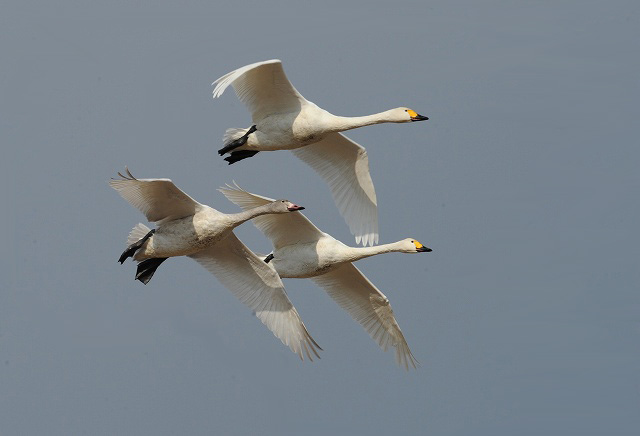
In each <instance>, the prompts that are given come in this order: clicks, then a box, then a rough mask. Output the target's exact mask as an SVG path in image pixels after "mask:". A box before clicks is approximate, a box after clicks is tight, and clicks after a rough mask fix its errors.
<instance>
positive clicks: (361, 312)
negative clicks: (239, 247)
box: [219, 185, 431, 369]
mask: <svg viewBox="0 0 640 436" xmlns="http://www.w3.org/2000/svg"><path fill="white" fill-rule="evenodd" d="M219 191H220V192H222V193H223V194H224V195H225V197H227V198H228V199H229V200H230V201H231V202H233V203H235V204H237V205H238V206H240V207H241V208H242V209H244V210H245V211H249V210H252V209H253V208H256V207H261V206H264V205H266V204H269V203H271V202H272V201H273V200H272V199H270V198H267V197H262V196H260V195H256V194H252V193H250V192H247V191H245V190H243V189H242V188H240V187H239V186H238V185H235V187H232V186H229V185H227V187H223V188H220V189H219ZM253 223H254V224H255V226H256V227H257V228H258V229H259V230H260V231H261V232H262V233H264V234H265V236H267V237H268V238H269V239H271V242H272V243H273V247H274V249H273V253H271V254H270V255H268V256H267V257H266V258H265V259H264V262H266V263H268V264H269V265H271V266H272V267H273V268H274V270H275V271H277V273H278V275H279V276H280V277H281V278H289V277H291V278H310V279H311V280H313V281H314V282H315V283H316V284H317V285H318V286H320V287H321V288H323V289H324V290H325V291H326V292H327V293H328V294H329V296H330V297H331V298H333V299H334V300H335V302H336V303H338V305H340V307H342V308H343V309H344V310H346V311H347V312H348V313H349V315H351V317H352V318H353V319H354V320H355V321H357V322H358V323H360V324H361V325H362V327H364V329H365V330H366V331H367V333H369V335H370V336H371V337H372V338H373V339H374V340H375V341H376V342H377V343H378V345H379V346H380V347H381V348H382V349H383V350H384V351H387V349H388V348H389V347H390V346H391V347H394V348H395V350H396V356H395V357H396V362H397V363H398V365H400V366H402V367H404V368H405V369H408V368H409V365H411V366H412V367H414V368H415V367H416V365H417V364H418V362H417V360H416V359H415V357H413V354H412V353H411V350H410V349H409V345H407V341H406V340H405V338H404V335H403V334H402V331H401V330H400V327H399V326H398V323H397V322H396V319H395V317H394V316H393V310H391V306H390V305H389V299H388V298H387V297H386V296H385V295H384V294H383V293H382V292H380V291H379V290H378V288H376V287H375V285H374V284H373V283H371V282H370V281H369V280H368V279H367V278H366V277H365V276H364V274H362V273H361V272H360V270H359V269H358V268H356V267H355V266H354V265H353V263H352V262H355V261H357V260H359V259H363V258H365V257H370V256H374V255H376V254H382V253H390V252H400V253H424V252H430V251H431V249H430V248H427V247H425V246H424V245H422V244H421V243H420V242H418V241H417V240H415V239H412V238H407V239H403V240H401V241H398V242H394V243H392V244H384V245H378V246H375V247H349V246H347V245H345V244H343V243H342V242H340V241H338V240H336V239H334V238H333V237H331V236H330V235H328V234H326V233H324V232H322V231H320V230H319V229H318V228H317V227H316V226H315V225H313V223H312V222H311V221H309V219H307V218H306V217H305V216H304V215H303V214H302V213H296V214H289V215H262V216H259V217H256V218H254V219H253Z"/></svg>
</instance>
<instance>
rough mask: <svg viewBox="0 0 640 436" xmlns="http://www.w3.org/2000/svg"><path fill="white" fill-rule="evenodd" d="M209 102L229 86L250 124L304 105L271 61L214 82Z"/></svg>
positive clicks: (274, 61)
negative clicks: (249, 117)
mask: <svg viewBox="0 0 640 436" xmlns="http://www.w3.org/2000/svg"><path fill="white" fill-rule="evenodd" d="M212 85H216V87H215V88H214V89H213V98H216V97H220V96H221V95H222V93H223V92H224V91H225V89H227V87H228V86H229V85H232V86H233V89H234V90H235V91H236V95H237V96H238V99H240V101H241V102H242V103H244V104H245V105H246V106H247V108H248V109H249V111H250V112H251V115H252V118H253V120H254V122H257V121H258V120H260V119H261V118H263V117H264V116H266V115H269V114H277V113H286V112H293V111H295V110H297V109H300V107H301V106H302V105H304V104H306V103H307V101H306V100H305V98H304V97H303V96H302V95H300V93H299V92H298V91H297V90H296V89H295V88H294V87H293V85H292V84H291V82H289V79H287V76H286V74H285V73H284V69H283V68H282V63H281V62H280V61H279V60H278V59H272V60H268V61H263V62H256V63H255V64H251V65H246V66H244V67H241V68H238V69H237V70H234V71H231V72H230V73H227V74H225V75H224V76H222V77H220V78H219V79H217V80H216V81H215V82H213V83H212Z"/></svg>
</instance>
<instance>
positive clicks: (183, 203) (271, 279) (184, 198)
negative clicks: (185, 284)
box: [109, 169, 322, 360]
mask: <svg viewBox="0 0 640 436" xmlns="http://www.w3.org/2000/svg"><path fill="white" fill-rule="evenodd" d="M118 175H119V176H120V179H112V180H110V181H109V185H111V187H112V188H113V189H115V190H116V191H118V193H119V194H120V195H121V196H122V197H123V198H124V199H125V200H127V201H128V202H129V203H130V204H131V205H132V206H134V207H136V208H138V209H139V210H140V211H141V212H142V213H143V214H144V215H145V216H146V217H147V219H148V220H149V221H151V222H155V223H156V225H157V228H156V229H153V230H151V229H149V228H148V227H147V226H145V225H144V224H142V223H139V224H137V225H136V226H135V227H134V228H133V230H131V233H130V234H129V237H128V240H127V244H128V247H127V249H126V250H125V251H124V252H123V253H122V255H121V256H120V259H119V260H118V261H119V262H120V263H124V261H125V260H126V259H127V258H128V257H132V258H133V259H134V260H136V261H138V262H139V263H138V270H137V274H136V279H138V280H140V281H141V282H142V283H144V284H147V283H148V282H149V280H151V277H152V276H153V274H154V273H155V271H156V269H157V268H158V266H159V265H160V264H161V263H162V262H164V261H165V260H166V259H167V258H169V257H175V256H189V257H190V258H192V259H194V260H195V261H197V262H198V263H200V265H202V266H203V267H205V268H206V269H207V270H209V272H211V273H212V274H213V275H214V276H216V278H217V279H218V280H219V281H220V282H221V283H222V284H223V285H224V286H226V287H227V288H228V289H229V290H230V291H231V292H233V294H234V295H235V296H236V297H238V299H239V300H240V301H241V302H242V303H244V304H246V305H247V306H249V308H250V309H251V310H253V311H254V312H255V314H256V316H257V317H258V319H260V321H262V323H263V324H264V325H265V326H267V328H268V329H269V330H271V332H273V334H274V335H275V336H276V337H277V338H278V339H280V340H281V341H282V343H283V344H285V345H287V346H288V347H289V348H290V349H291V351H293V352H294V353H296V354H297V355H298V356H300V359H302V360H304V356H303V354H304V355H306V356H307V358H308V359H309V360H313V357H312V354H314V355H315V356H316V357H320V356H319V355H318V351H317V350H322V349H321V348H320V346H319V345H318V344H317V343H316V342H315V341H314V340H313V338H312V337H311V335H310V334H309V332H308V331H307V328H306V327H305V325H304V324H303V322H302V320H301V319H300V315H298V311H297V310H296V308H295V307H294V306H293V304H291V301H289V298H288V297H287V294H286V292H285V290H284V285H283V284H282V280H280V277H278V275H277V274H276V273H275V272H274V271H273V270H272V269H271V268H269V266H267V264H265V263H264V261H263V260H262V259H261V258H259V257H258V256H256V255H255V254H254V253H253V252H252V251H251V250H249V249H248V248H247V247H246V246H245V245H244V244H243V243H242V242H241V241H240V240H239V239H238V238H237V237H236V236H235V235H234V234H233V228H234V227H236V226H239V225H240V224H242V223H244V222H245V221H247V220H249V219H251V218H254V217H257V216H260V215H264V214H290V213H291V212H293V211H298V210H302V209H304V208H303V207H301V206H297V205H295V204H293V203H291V202H290V201H287V200H275V201H270V202H266V203H263V204H261V205H260V207H256V208H253V209H249V210H246V211H243V212H241V213H236V214H225V213H221V212H218V211H217V210H215V209H213V208H211V207H209V206H206V205H204V204H200V203H198V202H197V201H195V200H194V199H193V198H191V197H189V196H188V195H187V194H185V193H184V192H183V191H181V190H180V189H179V188H178V187H176V185H174V184H173V182H172V181H171V180H169V179H136V178H135V177H134V176H133V175H131V173H130V172H129V170H128V169H126V175H123V174H121V173H118Z"/></svg>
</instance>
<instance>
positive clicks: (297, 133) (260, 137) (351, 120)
mask: <svg viewBox="0 0 640 436" xmlns="http://www.w3.org/2000/svg"><path fill="white" fill-rule="evenodd" d="M213 84H214V85H216V86H215V88H214V90H213V97H214V98H215V97H219V96H221V95H222V93H223V92H224V91H225V89H226V88H227V87H228V86H229V85H232V86H233V88H234V90H235V91H236V94H237V96H238V98H239V99H240V101H242V102H243V103H244V104H245V105H246V106H247V108H248V109H249V111H250V112H251V117H252V120H253V125H254V126H255V129H256V130H255V131H251V130H250V129H249V128H233V129H228V130H227V131H226V133H225V135H224V139H223V141H224V145H225V147H224V148H222V149H221V150H219V153H220V154H225V153H229V152H230V153H231V155H230V156H229V157H227V158H226V159H225V160H227V161H228V162H229V163H234V162H237V161H238V160H241V159H244V158H247V157H251V156H253V155H254V154H255V153H257V152H259V151H273V150H293V151H294V154H295V155H296V156H297V157H298V158H300V159H301V160H303V161H304V162H306V163H307V164H308V165H310V166H311V167H312V168H313V169H314V170H315V171H316V172H317V173H318V174H319V175H320V176H321V177H322V178H323V179H324V180H325V181H326V182H327V184H328V185H329V188H330V189H331V193H332V195H333V199H334V201H335V203H336V205H337V207H338V210H339V211H340V213H341V214H342V216H343V217H344V219H345V221H346V222H347V224H348V226H349V229H350V230H351V233H352V234H354V235H355V238H356V242H357V243H362V244H363V245H373V244H374V243H377V242H378V211H377V200H376V193H375V189H374V187H373V182H372V180H371V176H370V174H369V160H368V157H367V152H366V151H365V149H364V148H363V147H362V146H360V145H359V144H357V143H355V142H353V141H351V140H350V139H349V138H347V137H345V136H344V135H342V134H341V133H339V132H342V131H345V130H350V129H354V128H357V127H362V126H367V125H371V124H378V123H389V122H391V123H405V122H410V121H420V120H426V119H428V118H427V117H424V116H422V115H419V114H417V113H416V112H415V111H413V110H411V109H409V108H405V107H400V108H396V109H391V110H388V111H384V112H380V113H377V114H373V115H368V116H363V117H339V116H335V115H332V114H331V113H329V112H327V111H326V110H324V109H321V108H319V107H318V106H316V105H315V104H313V103H311V102H310V101H308V100H306V99H305V98H304V97H303V96H302V95H301V94H300V93H299V92H298V91H297V90H296V89H295V88H294V87H293V85H292V84H291V82H289V79H287V76H286V75H285V73H284V70H283V68H282V63H281V62H280V61H279V60H277V59H272V60H268V61H264V62H256V63H254V64H251V65H247V66H244V67H241V68H238V69H237V70H234V71H232V72H230V73H227V74H225V75H224V76H222V77H220V78H219V79H218V80H216V81H215V82H213Z"/></svg>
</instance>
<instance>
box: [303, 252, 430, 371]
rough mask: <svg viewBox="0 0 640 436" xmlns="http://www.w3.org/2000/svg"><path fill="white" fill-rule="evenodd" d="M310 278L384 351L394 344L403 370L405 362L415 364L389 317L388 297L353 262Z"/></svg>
mask: <svg viewBox="0 0 640 436" xmlns="http://www.w3.org/2000/svg"><path fill="white" fill-rule="evenodd" d="M311 280H313V281H314V282H316V283H317V284H318V285H319V286H320V287H322V288H323V289H324V290H325V291H326V292H327V293H328V294H329V296H330V297H331V298H333V299H334V300H335V301H336V303H338V304H339V305H340V307H342V308H343V309H344V310H346V311H347V312H349V315H351V317H352V318H353V319H355V320H356V321H357V322H358V323H360V325H362V327H364V329H365V330H366V331H367V333H369V335H370V336H371V337H372V338H373V340H374V341H376V342H377V343H378V345H380V347H381V348H382V349H383V350H384V351H387V349H388V348H389V346H392V347H394V348H395V349H396V363H397V364H398V365H400V366H402V367H404V369H406V370H408V369H409V365H411V366H412V367H414V368H415V367H416V366H417V365H418V361H417V360H416V358H415V357H413V354H411V350H410V349H409V345H407V341H406V340H405V338H404V335H403V334H402V330H400V327H399V326H398V323H397V322H396V319H395V317H394V316H393V310H391V305H389V299H388V298H387V297H386V296H385V295H384V294H383V293H382V292H380V291H379V290H378V288H376V287H375V285H374V284H373V283H371V282H370V281H369V279H367V278H366V277H365V276H364V274H362V272H360V270H359V269H358V268H356V267H355V266H354V265H353V264H351V263H345V264H343V265H342V266H340V267H338V268H336V269H334V270H332V271H330V272H328V273H326V274H323V275H320V276H316V277H312V278H311Z"/></svg>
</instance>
